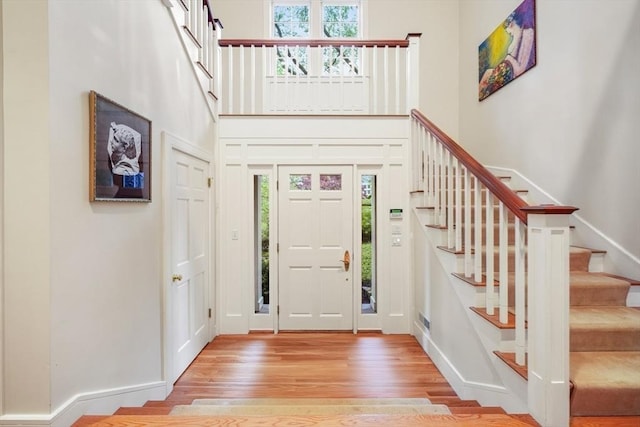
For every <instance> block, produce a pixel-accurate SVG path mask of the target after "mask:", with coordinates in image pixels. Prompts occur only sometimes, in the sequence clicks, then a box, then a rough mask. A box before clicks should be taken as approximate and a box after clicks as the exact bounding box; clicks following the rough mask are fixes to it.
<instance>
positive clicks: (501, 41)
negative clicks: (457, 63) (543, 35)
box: [478, 0, 536, 101]
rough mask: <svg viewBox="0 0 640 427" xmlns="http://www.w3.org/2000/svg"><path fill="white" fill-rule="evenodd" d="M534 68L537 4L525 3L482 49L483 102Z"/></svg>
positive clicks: (482, 45) (490, 36)
mask: <svg viewBox="0 0 640 427" xmlns="http://www.w3.org/2000/svg"><path fill="white" fill-rule="evenodd" d="M534 65H536V25H535V0H524V1H523V2H522V3H521V4H520V6H518V7H517V8H516V9H515V10H514V11H513V12H512V13H511V14H510V15H509V16H508V17H507V19H505V20H504V21H503V22H502V24H500V25H499V26H498V28H496V29H495V30H494V31H493V32H492V33H491V34H490V35H489V37H487V39H486V40H485V41H483V42H482V44H481V45H480V47H479V48H478V66H479V67H478V71H479V73H478V80H479V82H480V83H479V87H478V90H479V94H478V95H479V99H480V101H482V100H483V99H485V98H486V97H488V96H489V95H491V94H492V93H494V92H495V91H497V90H498V89H500V88H502V87H503V86H504V85H506V84H507V83H510V82H511V81H513V80H515V79H516V78H518V77H520V76H521V75H522V74H524V73H525V72H526V71H527V70H529V69H531V67H533V66H534Z"/></svg>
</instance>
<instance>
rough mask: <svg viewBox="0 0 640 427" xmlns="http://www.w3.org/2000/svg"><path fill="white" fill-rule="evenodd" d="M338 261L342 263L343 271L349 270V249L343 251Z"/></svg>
mask: <svg viewBox="0 0 640 427" xmlns="http://www.w3.org/2000/svg"><path fill="white" fill-rule="evenodd" d="M340 262H341V263H343V264H344V271H349V265H350V264H351V255H349V251H344V256H343V257H342V259H341V260H340Z"/></svg>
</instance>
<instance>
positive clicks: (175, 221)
mask: <svg viewBox="0 0 640 427" xmlns="http://www.w3.org/2000/svg"><path fill="white" fill-rule="evenodd" d="M171 162H172V164H171V169H172V170H171V175H172V178H171V184H172V188H171V197H172V200H171V205H172V206H171V268H172V277H171V291H170V299H171V303H170V309H171V316H170V317H169V319H170V322H171V324H170V325H168V327H169V329H170V330H171V342H172V345H171V347H172V348H171V353H172V354H171V357H172V359H173V364H172V365H173V369H172V373H171V376H172V378H171V379H172V382H173V381H175V380H177V379H178V377H179V376H180V375H181V374H182V373H183V372H184V370H185V369H186V368H187V366H189V364H190V363H191V362H192V361H193V359H194V358H195V357H196V356H197V355H198V353H199V352H200V350H202V348H203V347H204V346H205V345H206V344H207V341H208V336H209V331H208V310H209V292H208V289H209V274H210V271H209V269H210V266H209V221H210V216H209V188H208V177H209V164H208V163H207V162H205V161H203V160H200V159H198V158H196V157H193V156H191V155H189V154H186V153H184V152H182V151H179V150H176V149H174V150H172V160H171Z"/></svg>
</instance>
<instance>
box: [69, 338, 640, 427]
mask: <svg viewBox="0 0 640 427" xmlns="http://www.w3.org/2000/svg"><path fill="white" fill-rule="evenodd" d="M256 397H298V398H300V397H308V398H318V397H325V398H367V397H398V398H404V397H427V398H429V399H430V400H431V401H432V403H442V404H446V405H448V406H449V408H450V410H451V412H452V414H453V415H455V416H457V417H459V418H458V419H460V420H461V421H460V422H459V424H456V425H483V423H486V425H490V424H491V425H503V426H508V425H512V426H516V425H520V426H521V425H523V423H524V424H525V425H537V424H536V423H535V421H533V419H532V418H531V417H529V416H528V415H521V416H517V415H516V416H512V419H513V423H512V424H511V423H507V424H505V422H504V419H501V420H498V419H492V417H499V416H501V415H499V414H504V411H502V409H500V408H482V407H480V406H479V405H478V403H477V402H475V401H465V400H461V399H460V398H459V397H458V396H457V395H456V394H455V392H454V391H453V389H452V388H451V386H450V385H449V384H448V383H447V381H446V380H445V379H444V377H443V376H442V375H441V374H440V372H439V371H438V369H437V368H436V367H435V365H434V364H433V363H432V362H431V360H430V359H429V357H427V356H426V355H425V353H424V352H423V350H422V349H421V347H420V346H419V345H418V343H417V341H416V340H415V339H414V338H413V337H411V336H409V335H382V334H375V333H361V334H358V335H353V334H351V333H280V334H278V335H273V334H249V335H233V336H219V337H217V338H216V339H215V340H214V341H213V342H212V343H210V344H209V345H207V346H206V347H205V349H204V350H203V351H202V353H201V354H200V355H199V356H198V357H197V358H196V360H195V361H194V362H193V364H192V365H191V366H190V367H189V368H188V369H187V371H186V372H185V373H184V374H183V375H182V377H181V378H180V379H178V381H177V382H176V384H175V386H174V391H173V393H171V395H169V397H168V398H167V399H166V400H164V401H157V402H148V403H147V404H146V405H145V408H122V409H121V410H119V411H118V412H116V415H120V416H121V418H120V419H118V420H116V418H117V417H111V418H109V419H106V420H105V419H104V417H102V418H91V417H87V418H85V421H87V423H85V424H83V423H82V419H81V420H80V421H79V422H78V423H76V424H75V425H76V426H82V425H90V424H91V421H95V420H96V419H98V420H100V419H101V420H102V421H104V423H101V424H100V425H105V426H106V425H109V426H111V425H114V426H115V425H122V426H127V425H131V426H133V425H166V420H165V423H163V420H162V418H158V417H159V416H160V415H162V414H168V413H169V411H170V409H171V407H173V406H174V405H178V404H190V403H191V402H192V401H193V399H200V398H256ZM129 414H137V415H144V416H146V417H147V418H146V419H145V420H143V421H140V419H138V420H137V421H136V422H137V424H135V423H134V422H133V421H131V423H130V424H128V421H127V418H126V416H127V415H129ZM502 416H503V415H502ZM464 417H468V418H464ZM474 417H475V418H474ZM465 420H467V421H469V422H470V423H471V424H467V423H466V422H465ZM351 421H353V420H350V422H351ZM370 421H372V420H370ZM119 422H120V423H119ZM140 422H142V423H143V424H140ZM182 422H184V423H186V424H190V420H187V419H183V420H182ZM447 422H449V421H447ZM383 424H384V423H383ZM194 425H195V424H194ZM211 425H213V424H211ZM216 425H217V424H216ZM225 425H226V424H225ZM314 425H315V424H314ZM332 425H333V424H332ZM354 425H355V424H354ZM358 425H359V424H358ZM438 425H440V424H438ZM442 425H450V423H447V424H442ZM571 425H572V426H579V427H587V426H589V427H591V426H594V427H595V426H603V427H604V426H629V427H631V426H634V427H638V426H640V417H613V418H586V417H585V418H574V419H572V422H571Z"/></svg>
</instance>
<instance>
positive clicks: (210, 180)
mask: <svg viewBox="0 0 640 427" xmlns="http://www.w3.org/2000/svg"><path fill="white" fill-rule="evenodd" d="M207 185H208V186H209V188H211V186H212V185H213V178H207Z"/></svg>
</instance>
